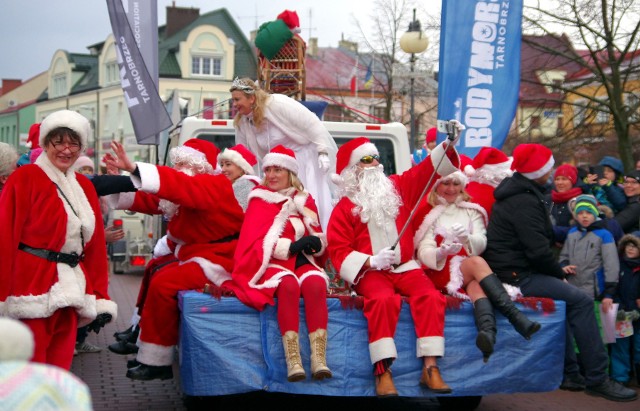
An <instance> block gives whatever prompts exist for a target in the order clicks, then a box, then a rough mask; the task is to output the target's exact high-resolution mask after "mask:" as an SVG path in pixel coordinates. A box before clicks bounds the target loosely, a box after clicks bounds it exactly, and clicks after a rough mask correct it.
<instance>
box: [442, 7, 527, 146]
mask: <svg viewBox="0 0 640 411" xmlns="http://www.w3.org/2000/svg"><path fill="white" fill-rule="evenodd" d="M521 21H522V0H501V1H497V0H484V1H479V0H443V1H442V23H441V25H442V28H441V32H440V33H441V34H440V70H439V72H440V74H439V84H438V118H439V119H441V120H453V119H455V120H458V121H460V122H461V123H462V124H464V125H465V126H466V127H467V129H466V130H465V131H464V132H463V133H462V135H461V137H460V142H459V143H458V147H456V148H457V149H458V151H459V152H460V153H463V154H466V155H468V156H469V157H474V156H475V155H476V154H477V152H478V151H479V150H480V148H481V147H485V146H491V147H496V148H501V147H502V145H503V144H504V141H505V139H506V138H507V135H508V133H509V128H510V127H511V124H512V122H513V118H514V116H515V113H516V108H517V105H518V95H519V91H520V41H521V31H522V29H521ZM444 138H445V137H444V134H441V133H439V134H438V141H442V140H443V139H444Z"/></svg>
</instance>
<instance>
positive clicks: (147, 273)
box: [136, 254, 178, 316]
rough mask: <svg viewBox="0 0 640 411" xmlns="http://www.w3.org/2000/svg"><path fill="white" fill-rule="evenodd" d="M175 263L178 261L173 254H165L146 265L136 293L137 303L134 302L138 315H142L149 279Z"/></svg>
mask: <svg viewBox="0 0 640 411" xmlns="http://www.w3.org/2000/svg"><path fill="white" fill-rule="evenodd" d="M175 261H178V259H177V258H176V257H175V256H174V255H173V254H167V255H163V256H160V257H156V258H154V259H152V260H151V261H149V262H148V263H147V266H146V267H145V268H144V276H143V277H142V283H141V284H140V291H138V301H137V302H136V307H138V315H140V316H141V315H142V309H143V308H144V302H145V300H146V299H147V292H148V291H149V285H150V284H151V279H152V278H153V277H154V275H155V274H156V273H157V272H158V271H159V270H160V269H161V268H163V267H165V266H167V265H169V264H170V263H172V262H175Z"/></svg>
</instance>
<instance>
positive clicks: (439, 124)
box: [436, 120, 454, 134]
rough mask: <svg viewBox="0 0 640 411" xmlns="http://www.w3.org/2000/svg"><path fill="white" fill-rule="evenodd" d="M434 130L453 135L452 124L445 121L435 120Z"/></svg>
mask: <svg viewBox="0 0 640 411" xmlns="http://www.w3.org/2000/svg"><path fill="white" fill-rule="evenodd" d="M436 128H437V129H438V131H439V132H441V133H445V134H451V133H453V128H454V127H453V124H451V122H449V121H447V120H436Z"/></svg>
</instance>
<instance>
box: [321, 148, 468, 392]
mask: <svg viewBox="0 0 640 411" xmlns="http://www.w3.org/2000/svg"><path fill="white" fill-rule="evenodd" d="M446 144H447V143H443V144H441V145H440V146H437V147H436V148H435V149H434V150H433V152H432V153H431V155H430V156H429V157H428V158H427V160H425V161H423V162H421V163H420V164H418V165H417V166H415V167H413V168H411V169H409V170H408V171H406V172H405V173H403V174H401V175H393V176H391V177H389V178H390V179H391V183H392V185H393V188H394V190H395V192H396V193H397V195H398V196H399V198H400V200H401V202H400V204H399V205H398V208H397V214H396V217H395V220H394V219H393V218H392V217H391V216H388V218H384V219H383V220H384V221H381V222H380V221H379V220H378V219H374V218H371V219H370V220H368V221H366V219H365V221H363V216H362V215H361V213H360V211H359V210H360V209H359V208H358V206H357V205H356V202H355V201H357V200H355V198H356V197H357V194H352V195H350V194H345V195H344V196H343V197H342V198H341V199H340V200H339V202H338V203H337V204H336V206H335V208H334V210H333V213H332V215H331V220H330V222H329V227H328V229H327V240H328V242H329V256H330V258H331V261H332V262H333V264H334V266H335V268H336V271H337V272H338V273H339V275H340V277H341V278H342V279H343V280H344V281H345V282H347V283H348V284H349V285H350V286H351V287H353V289H354V290H355V291H356V292H357V293H358V294H359V295H362V296H363V297H364V315H365V317H366V318H367V323H368V330H369V353H370V357H371V363H372V364H374V374H376V375H387V374H388V369H389V366H390V363H391V361H392V360H393V359H394V358H396V357H397V355H398V354H397V351H396V346H395V343H394V341H393V335H394V333H395V328H396V324H397V322H398V317H399V314H400V307H401V302H402V296H408V297H409V306H410V308H411V314H412V317H413V320H414V323H415V328H416V334H417V337H418V338H417V341H416V344H417V356H418V357H434V356H442V355H444V334H443V333H444V309H445V299H444V296H443V295H442V294H441V293H439V292H438V291H437V290H436V289H435V287H434V286H433V283H432V282H431V281H430V280H429V279H428V278H427V277H426V276H425V275H424V272H423V271H422V269H421V268H420V265H419V264H418V263H417V262H416V261H415V260H414V257H413V255H414V253H413V236H412V235H411V230H408V231H407V232H406V233H405V235H403V236H402V237H401V238H400V239H399V242H398V245H397V247H396V248H395V250H394V252H395V261H394V263H395V265H394V266H395V268H392V269H388V270H377V269H372V268H368V266H367V262H368V261H369V264H370V265H372V264H371V258H372V257H374V256H377V255H378V253H379V252H380V251H381V250H383V249H385V248H387V247H390V246H392V245H393V244H394V242H395V241H396V240H397V239H398V234H399V233H400V232H401V230H402V228H403V227H404V225H405V223H406V222H407V220H408V217H409V214H410V212H411V210H412V209H413V207H414V206H415V204H416V203H417V202H418V200H419V197H420V195H421V193H422V191H423V189H424V187H425V186H426V185H427V183H428V181H429V179H430V177H431V175H432V173H434V170H435V168H436V166H437V165H438V164H439V167H438V170H437V172H435V176H436V178H439V177H440V176H443V175H448V174H450V173H452V172H454V171H456V169H457V165H458V162H459V159H458V155H457V153H456V151H455V150H454V149H449V150H446V151H445V147H446ZM377 155H378V150H377V149H376V147H375V146H374V145H373V144H372V143H371V142H370V141H369V140H368V139H367V138H365V137H359V138H356V139H353V140H351V141H349V142H348V143H346V144H344V145H342V146H341V147H340V150H339V151H338V157H337V167H336V171H337V172H338V173H339V174H340V177H341V178H343V179H344V178H345V177H346V176H347V175H348V173H349V172H354V171H355V172H356V173H357V172H358V171H359V170H357V169H356V167H358V164H359V163H360V161H361V159H363V158H365V157H366V156H377ZM367 161H368V160H367ZM378 167H380V166H378ZM360 171H362V170H360ZM362 172H364V171H362ZM383 178H385V177H383ZM337 180H339V179H337ZM342 184H344V182H343V183H342ZM356 184H357V185H358V186H359V183H356ZM436 368H437V367H436ZM393 390H395V388H393ZM449 392H450V391H449ZM378 395H381V393H380V392H379V391H378ZM391 395H393V393H392V394H391Z"/></svg>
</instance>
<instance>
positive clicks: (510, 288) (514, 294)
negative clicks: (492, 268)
mask: <svg viewBox="0 0 640 411" xmlns="http://www.w3.org/2000/svg"><path fill="white" fill-rule="evenodd" d="M502 286H503V287H504V289H505V290H507V294H509V297H511V299H512V300H514V301H515V300H516V299H517V298H520V297H522V291H521V290H520V287H516V286H515V285H511V284H507V283H502Z"/></svg>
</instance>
